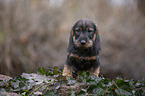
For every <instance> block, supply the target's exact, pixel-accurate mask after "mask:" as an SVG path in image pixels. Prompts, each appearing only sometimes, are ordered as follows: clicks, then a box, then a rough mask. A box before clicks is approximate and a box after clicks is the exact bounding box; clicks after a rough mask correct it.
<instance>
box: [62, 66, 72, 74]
mask: <svg viewBox="0 0 145 96" xmlns="http://www.w3.org/2000/svg"><path fill="white" fill-rule="evenodd" d="M62 75H63V76H72V66H68V65H67V64H66V65H64V69H63V74H62Z"/></svg>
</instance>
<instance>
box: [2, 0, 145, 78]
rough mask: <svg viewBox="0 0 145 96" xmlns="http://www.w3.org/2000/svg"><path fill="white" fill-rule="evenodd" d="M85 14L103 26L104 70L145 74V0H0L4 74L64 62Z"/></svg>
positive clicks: (124, 74)
mask: <svg viewBox="0 0 145 96" xmlns="http://www.w3.org/2000/svg"><path fill="white" fill-rule="evenodd" d="M82 18H88V19H90V20H92V21H94V22H95V23H96V24H97V25H98V27H99V30H100V37H101V47H102V50H101V51H100V59H101V74H103V75H104V76H105V77H107V78H115V77H116V76H118V75H119V76H121V77H126V78H128V79H131V78H133V79H138V80H139V79H140V80H141V79H143V78H145V0H0V74H5V75H10V76H16V75H20V74H22V73H23V72H28V73H29V72H37V69H38V68H39V67H42V66H43V67H45V68H46V69H47V68H48V67H53V66H59V67H60V68H63V65H64V64H65V59H66V52H67V51H66V50H67V46H68V41H69V33H70V30H71V27H72V26H73V24H74V23H75V22H76V21H77V20H79V19H82Z"/></svg>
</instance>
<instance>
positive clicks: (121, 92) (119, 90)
mask: <svg viewBox="0 0 145 96" xmlns="http://www.w3.org/2000/svg"><path fill="white" fill-rule="evenodd" d="M115 92H116V93H117V94H118V95H123V96H131V95H132V93H130V92H128V91H126V90H123V89H121V88H116V89H115Z"/></svg>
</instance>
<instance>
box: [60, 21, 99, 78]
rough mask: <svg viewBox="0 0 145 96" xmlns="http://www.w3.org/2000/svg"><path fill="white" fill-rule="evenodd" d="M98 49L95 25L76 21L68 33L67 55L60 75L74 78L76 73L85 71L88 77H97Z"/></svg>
mask: <svg viewBox="0 0 145 96" xmlns="http://www.w3.org/2000/svg"><path fill="white" fill-rule="evenodd" d="M100 49H101V47H100V38H99V32H98V28H97V26H96V25H95V23H93V22H92V21H90V20H88V19H81V20H79V21H77V22H76V23H75V25H74V26H73V27H72V30H71V32H70V40H69V46H68V49H67V51H68V55H67V60H66V64H65V65H64V70H63V74H62V75H63V76H73V77H74V78H76V76H77V73H78V72H80V71H86V72H89V76H91V75H93V74H95V75H96V76H98V75H99V70H100V61H99V50H100Z"/></svg>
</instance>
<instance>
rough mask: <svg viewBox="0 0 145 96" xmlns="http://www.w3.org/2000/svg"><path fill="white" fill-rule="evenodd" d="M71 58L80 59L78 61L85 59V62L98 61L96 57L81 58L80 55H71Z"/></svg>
mask: <svg viewBox="0 0 145 96" xmlns="http://www.w3.org/2000/svg"><path fill="white" fill-rule="evenodd" d="M70 56H71V57H74V58H78V59H84V60H95V59H96V56H91V57H79V56H78V55H76V54H72V53H71V54H70Z"/></svg>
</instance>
